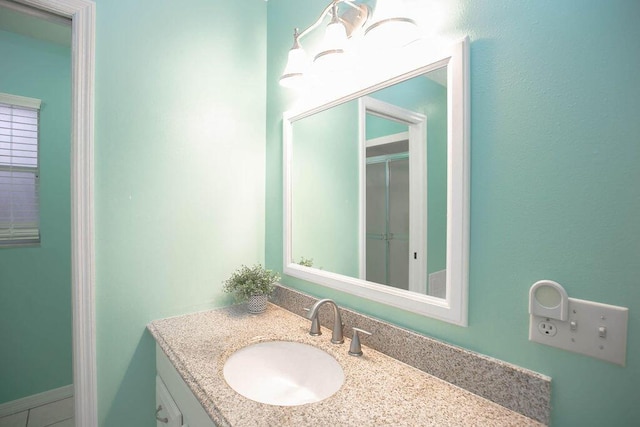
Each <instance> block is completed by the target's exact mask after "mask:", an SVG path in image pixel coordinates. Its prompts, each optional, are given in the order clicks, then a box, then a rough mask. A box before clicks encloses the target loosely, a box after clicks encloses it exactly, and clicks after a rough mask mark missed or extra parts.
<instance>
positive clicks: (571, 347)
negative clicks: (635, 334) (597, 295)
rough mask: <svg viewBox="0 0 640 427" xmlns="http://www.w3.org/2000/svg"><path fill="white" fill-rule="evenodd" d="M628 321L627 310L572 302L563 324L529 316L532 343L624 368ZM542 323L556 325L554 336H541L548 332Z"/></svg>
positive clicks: (580, 301)
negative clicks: (583, 355) (567, 316)
mask: <svg viewBox="0 0 640 427" xmlns="http://www.w3.org/2000/svg"><path fill="white" fill-rule="evenodd" d="M628 319H629V309H628V308H626V307H618V306H615V305H608V304H601V303H598V302H593V301H585V300H580V299H575V298H569V318H568V319H567V320H566V321H564V322H563V321H560V320H555V319H548V318H545V317H540V316H533V315H531V316H530V320H529V340H530V341H534V342H538V343H541V344H545V345H549V346H552V347H558V348H561V349H563V350H568V351H572V352H575V353H581V354H586V355H587V356H591V357H595V358H596V359H601V360H606V361H608V362H611V363H616V364H618V365H622V366H624V365H625V363H626V355H627V324H628ZM572 322H574V325H575V326H574V328H573V329H572V328H571V324H572ZM540 323H545V324H551V325H553V326H554V327H555V334H547V333H543V332H541V330H545V329H544V328H542V327H541V326H540ZM600 328H605V329H604V330H602V329H600ZM603 332H604V337H601V336H600V335H603Z"/></svg>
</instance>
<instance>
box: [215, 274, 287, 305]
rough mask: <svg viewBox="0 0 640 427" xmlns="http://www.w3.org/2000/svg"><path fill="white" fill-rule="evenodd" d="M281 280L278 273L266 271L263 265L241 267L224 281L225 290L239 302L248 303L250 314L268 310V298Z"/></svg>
mask: <svg viewBox="0 0 640 427" xmlns="http://www.w3.org/2000/svg"><path fill="white" fill-rule="evenodd" d="M278 280H280V276H279V275H278V273H275V272H273V271H271V270H266V269H265V268H264V267H262V265H260V264H256V265H254V266H253V267H247V266H246V265H243V266H241V267H240V268H239V269H237V270H236V271H234V272H233V274H232V275H231V277H229V278H228V279H227V280H225V281H224V287H223V290H224V291H225V292H229V293H233V294H234V295H235V297H236V300H237V301H238V302H242V301H247V307H248V310H249V312H250V313H262V312H263V311H265V310H266V309H267V297H268V296H269V295H270V294H271V293H272V292H273V290H274V289H275V283H276V282H277V281H278Z"/></svg>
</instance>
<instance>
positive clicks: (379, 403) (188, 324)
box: [148, 304, 542, 427]
mask: <svg viewBox="0 0 640 427" xmlns="http://www.w3.org/2000/svg"><path fill="white" fill-rule="evenodd" d="M148 329H149V331H150V332H151V334H152V335H153V337H154V338H155V339H156V342H157V343H158V345H159V346H160V347H161V348H162V350H163V351H164V353H165V354H166V355H167V357H168V358H169V360H170V361H171V362H172V363H173V365H174V367H175V368H176V370H177V371H178V373H180V375H181V376H182V378H183V379H184V381H185V382H186V383H187V385H188V386H189V388H190V389H191V391H192V392H193V394H194V395H195V396H196V398H197V399H198V400H199V402H200V403H201V404H202V406H203V408H204V409H205V411H206V412H207V413H208V414H209V416H210V417H211V419H212V420H213V421H214V422H215V423H216V424H217V425H219V426H337V425H345V426H346V425H365V426H374V425H375V426H390V425H393V426H510V427H511V426H540V425H542V424H540V423H538V422H537V421H534V420H532V419H530V418H527V417H525V416H523V415H521V414H519V413H517V412H513V411H511V410H508V409H506V408H504V407H502V406H500V405H498V404H495V403H493V402H491V401H489V400H486V399H484V398H482V397H479V396H477V395H475V394H473V393H471V392H468V391H466V390H463V389H461V388H459V387H456V386H454V385H452V384H450V383H447V382H445V381H443V380H440V379H438V378H436V377H434V376H431V375H429V374H427V373H425V372H423V371H420V370H418V369H416V368H413V367H411V366H409V365H406V364H404V363H402V362H399V361H398V360H396V359H393V358H391V357H389V356H386V355H384V354H382V353H379V352H377V351H375V350H373V349H371V348H368V347H367V346H365V345H363V346H362V348H363V351H364V355H363V356H362V357H352V356H349V355H348V354H347V351H348V349H349V344H350V341H349V339H348V338H345V342H344V344H339V345H335V344H331V343H330V337H331V331H330V330H327V329H324V328H323V334H322V335H321V336H318V337H312V336H310V335H309V334H308V331H309V321H308V320H306V319H304V318H303V317H300V316H298V315H296V314H293V313H291V312H289V311H287V310H284V309H282V308H280V307H278V306H276V305H273V304H269V307H268V308H267V311H266V312H265V313H263V314H261V315H250V314H248V313H246V307H245V306H243V305H239V306H232V307H226V308H223V309H219V310H213V311H207V312H202V313H195V314H189V315H185V316H180V317H174V318H169V319H163V320H156V321H154V322H151V323H150V324H149V325H148ZM272 340H285V341H296V342H301V343H306V344H311V345H314V346H316V347H318V348H321V349H323V350H325V351H326V352H327V353H329V354H330V355H332V356H333V357H335V358H336V360H337V361H338V362H339V363H340V364H341V365H342V368H343V369H344V373H345V383H344V384H343V386H342V388H341V389H340V390H339V391H338V392H337V393H335V394H334V395H333V396H331V397H329V398H327V399H325V400H323V401H321V402H318V403H312V404H306V405H301V406H289V407H282V406H273V405H266V404H262V403H258V402H255V401H252V400H250V399H247V398H245V397H243V396H241V395H240V394H238V393H236V392H235V391H234V390H233V389H231V387H229V385H227V383H226V381H225V380H224V376H223V373H222V369H223V366H224V363H225V361H226V360H227V358H228V357H229V356H230V355H231V354H232V353H233V352H234V351H236V350H238V349H240V348H242V347H245V346H246V345H248V344H251V343H255V342H261V341H272ZM310 369H313V368H312V367H310Z"/></svg>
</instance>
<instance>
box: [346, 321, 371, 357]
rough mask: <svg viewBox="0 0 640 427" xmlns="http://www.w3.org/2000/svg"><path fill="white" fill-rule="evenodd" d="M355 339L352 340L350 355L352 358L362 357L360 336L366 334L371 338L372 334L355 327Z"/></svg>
mask: <svg viewBox="0 0 640 427" xmlns="http://www.w3.org/2000/svg"><path fill="white" fill-rule="evenodd" d="M351 329H353V338H352V339H351V346H350V347H349V354H350V355H351V356H362V347H361V346H360V335H359V334H358V332H359V333H361V334H365V335H367V336H371V335H372V334H371V332H369V331H365V330H364V329H360V328H356V327H353V328H351Z"/></svg>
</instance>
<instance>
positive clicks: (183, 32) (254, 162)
mask: <svg viewBox="0 0 640 427" xmlns="http://www.w3.org/2000/svg"><path fill="white" fill-rule="evenodd" d="M96 3H97V8H96V10H97V22H96V28H97V30H96V111H95V125H96V127H95V164H96V176H95V191H96V296H95V298H96V311H97V319H96V322H97V331H96V333H97V354H98V360H97V363H98V398H99V402H98V411H99V425H100V426H101V427H107V426H114V427H115V426H117V427H120V426H136V427H145V426H148V427H151V426H155V424H156V421H155V419H154V415H153V413H154V411H155V383H154V381H155V379H154V378H155V362H154V354H155V349H154V341H153V339H152V338H151V336H150V335H149V334H148V333H147V332H146V331H145V326H146V324H147V323H148V322H150V321H151V320H154V319H158V318H162V317H167V316H172V315H177V314H182V313H187V312H193V311H198V310H202V309H206V308H209V307H215V306H221V305H226V304H229V303H231V302H232V298H229V297H228V296H227V295H226V294H223V293H222V281H223V280H224V279H226V278H227V277H228V276H229V275H230V274H231V272H232V271H233V270H234V269H235V268H237V267H239V265H240V264H248V265H251V264H253V263H257V262H264V237H263V236H264V191H265V190H264V186H265V183H264V175H265V135H264V128H265V105H266V95H265V83H264V82H265V68H266V8H267V4H266V3H265V2H264V1H263V0H246V1H245V0H243V1H237V2H227V1H222V0H188V1H181V2H174V1H171V2H169V1H163V2H158V1H151V0H137V1H128V2H121V1H120V2H115V1H106V0H99V1H97V2H96Z"/></svg>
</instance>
